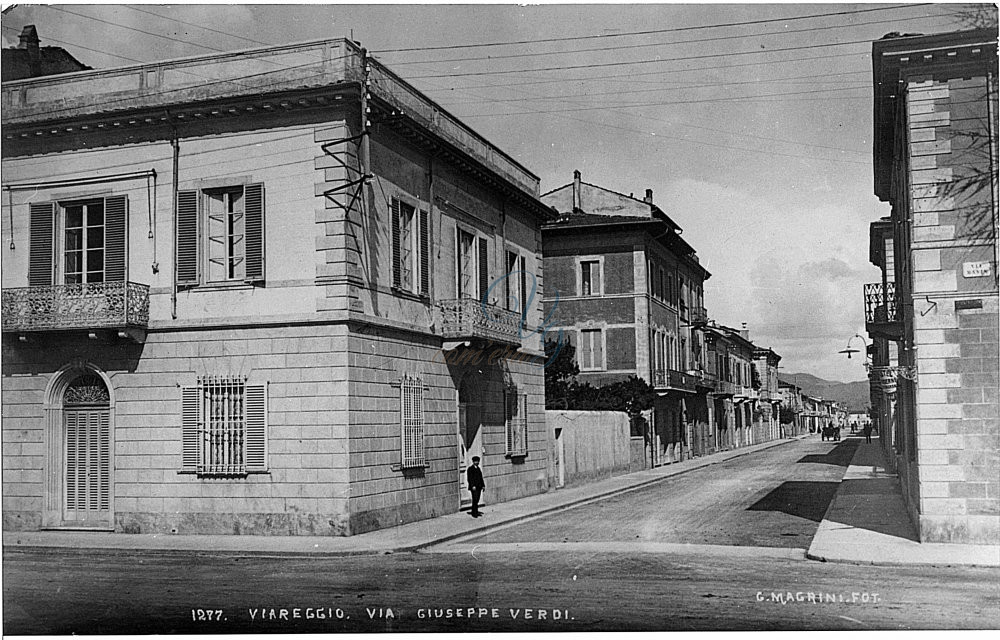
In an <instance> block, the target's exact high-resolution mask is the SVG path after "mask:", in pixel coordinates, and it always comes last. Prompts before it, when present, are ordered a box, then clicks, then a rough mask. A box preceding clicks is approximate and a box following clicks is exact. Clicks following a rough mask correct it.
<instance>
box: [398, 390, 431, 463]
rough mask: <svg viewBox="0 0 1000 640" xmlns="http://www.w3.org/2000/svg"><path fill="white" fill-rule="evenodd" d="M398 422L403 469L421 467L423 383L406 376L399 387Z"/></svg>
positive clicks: (422, 454)
mask: <svg viewBox="0 0 1000 640" xmlns="http://www.w3.org/2000/svg"><path fill="white" fill-rule="evenodd" d="M399 404H400V412H399V414H400V415H399V421H400V429H401V434H400V435H401V437H400V441H401V443H402V447H401V449H402V450H401V454H402V463H401V466H402V467H403V468H412V467H423V466H425V461H424V383H423V381H421V379H420V378H413V377H409V376H406V377H404V378H403V379H402V381H401V382H400V385H399Z"/></svg>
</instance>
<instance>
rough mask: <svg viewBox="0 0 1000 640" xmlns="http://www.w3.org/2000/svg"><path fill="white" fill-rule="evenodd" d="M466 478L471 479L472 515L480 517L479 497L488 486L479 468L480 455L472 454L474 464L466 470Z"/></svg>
mask: <svg viewBox="0 0 1000 640" xmlns="http://www.w3.org/2000/svg"><path fill="white" fill-rule="evenodd" d="M466 478H468V480H469V492H470V493H472V517H473V518H478V517H479V516H480V513H479V497H480V496H481V495H482V494H483V489H485V488H486V483H485V482H483V471H482V469H480V468H479V456H472V466H471V467H469V470H468V471H467V472H466Z"/></svg>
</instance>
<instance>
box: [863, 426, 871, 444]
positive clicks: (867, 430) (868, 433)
mask: <svg viewBox="0 0 1000 640" xmlns="http://www.w3.org/2000/svg"><path fill="white" fill-rule="evenodd" d="M864 434H865V442H867V443H868V444H871V443H872V425H871V423H870V422H869V423H868V424H866V425H865V428H864Z"/></svg>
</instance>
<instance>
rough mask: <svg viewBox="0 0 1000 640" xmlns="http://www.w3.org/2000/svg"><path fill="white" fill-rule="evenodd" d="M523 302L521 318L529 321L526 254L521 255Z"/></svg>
mask: <svg viewBox="0 0 1000 640" xmlns="http://www.w3.org/2000/svg"><path fill="white" fill-rule="evenodd" d="M520 283H521V303H520V308H519V309H518V310H519V311H520V312H521V318H522V319H523V320H524V321H525V322H527V319H528V304H529V302H528V263H527V260H526V259H525V257H524V256H521V278H520Z"/></svg>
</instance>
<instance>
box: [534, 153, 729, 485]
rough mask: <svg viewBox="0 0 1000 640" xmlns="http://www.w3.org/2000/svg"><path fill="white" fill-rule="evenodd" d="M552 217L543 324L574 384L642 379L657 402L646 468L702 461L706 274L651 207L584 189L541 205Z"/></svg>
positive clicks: (567, 189) (706, 422)
mask: <svg viewBox="0 0 1000 640" xmlns="http://www.w3.org/2000/svg"><path fill="white" fill-rule="evenodd" d="M542 201H543V202H544V203H545V204H547V205H549V206H551V207H552V208H553V209H555V210H556V211H557V212H558V215H559V218H558V220H556V221H553V222H550V223H548V224H546V225H545V226H544V227H543V228H542V238H543V243H544V250H543V253H544V260H545V274H546V291H545V317H546V318H547V320H548V325H547V326H548V329H549V331H550V333H551V335H553V336H554V335H556V333H557V332H558V331H559V330H561V331H562V332H563V335H564V336H565V337H566V339H568V340H569V342H570V343H571V344H573V346H574V347H575V348H576V356H577V363H578V365H579V367H580V376H579V378H580V380H581V381H582V382H589V383H591V384H594V385H602V384H607V383H611V382H616V381H619V380H623V379H625V378H627V377H629V376H638V377H639V378H642V379H643V380H646V381H647V382H648V383H650V385H652V386H653V387H654V388H655V389H656V392H657V396H658V397H657V400H656V403H655V407H654V409H653V411H652V415H651V417H650V426H651V434H652V437H651V438H650V439H649V441H647V447H648V449H647V455H646V459H647V460H650V461H651V464H653V465H659V464H664V463H667V462H674V461H679V460H682V459H685V458H687V457H690V456H691V455H703V454H705V453H708V452H709V450H710V448H709V447H708V442H709V441H710V439H711V438H714V436H713V435H712V433H713V432H712V424H713V418H712V414H711V412H712V411H713V408H712V407H711V406H710V403H709V397H708V393H709V391H710V390H711V385H710V383H709V382H708V381H707V378H706V376H705V351H704V348H703V334H702V328H703V327H704V326H705V324H706V322H707V319H708V318H707V314H706V312H705V308H704V294H703V291H704V289H703V287H704V283H705V281H706V280H707V279H708V278H709V277H710V276H711V274H710V273H709V272H708V271H707V270H706V269H705V268H704V267H703V266H701V264H700V263H699V261H698V256H697V254H696V253H695V250H694V248H693V247H691V246H690V245H689V244H688V243H687V242H685V241H684V240H683V238H681V235H680V231H681V228H680V227H679V226H678V225H677V223H676V222H674V221H673V220H672V219H671V218H670V217H669V216H668V215H667V214H666V213H665V212H664V211H663V210H662V209H660V207H658V206H656V205H655V204H654V203H653V193H652V190H646V194H645V197H644V198H643V199H641V200H640V199H638V198H635V197H634V196H632V195H625V194H623V193H618V192H615V191H611V190H609V189H606V188H604V187H600V186H597V185H593V184H589V183H586V182H583V181H582V179H581V176H580V172H579V171H576V172H574V176H573V182H571V183H569V184H566V185H564V186H561V187H559V188H557V189H554V190H552V191H550V192H548V193H546V194H544V195H542Z"/></svg>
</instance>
